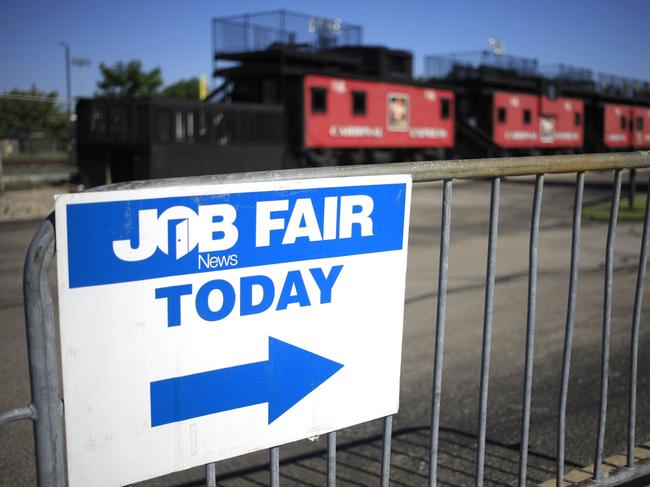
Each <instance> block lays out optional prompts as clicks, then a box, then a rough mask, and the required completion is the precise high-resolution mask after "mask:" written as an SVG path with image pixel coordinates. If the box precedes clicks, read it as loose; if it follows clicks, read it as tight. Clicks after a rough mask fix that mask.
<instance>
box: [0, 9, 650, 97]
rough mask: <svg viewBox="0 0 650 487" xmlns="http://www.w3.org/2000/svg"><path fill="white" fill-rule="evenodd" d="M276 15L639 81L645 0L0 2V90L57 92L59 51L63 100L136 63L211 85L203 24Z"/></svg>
mask: <svg viewBox="0 0 650 487" xmlns="http://www.w3.org/2000/svg"><path fill="white" fill-rule="evenodd" d="M280 8H284V9H287V10H294V11H298V12H304V13H307V14H310V15H317V16H323V17H331V18H341V19H342V20H343V21H344V22H349V23H354V24H360V25H362V26H363V28H364V39H363V40H364V43H366V44H374V45H377V44H378V45H386V46H389V47H393V48H401V49H407V50H410V51H412V52H413V54H414V60H415V71H416V73H415V74H419V73H421V72H422V71H423V59H424V56H425V55H427V54H439V53H450V52H458V51H478V50H482V49H486V48H487V47H488V38H490V37H496V38H498V39H500V40H502V41H503V42H504V43H505V45H506V54H511V55H519V56H525V57H533V58H537V59H539V60H540V62H541V63H543V64H546V63H549V64H550V63H558V62H562V63H565V64H571V65H577V66H581V67H586V68H590V69H592V70H594V71H598V72H605V73H610V74H617V75H622V76H627V77H633V78H639V79H644V80H650V28H648V20H649V19H650V1H648V0H611V1H606V0H590V1H585V0H541V1H534V2H533V1H525V0H519V1H515V0H482V1H478V0H477V1H468V0H456V1H452V0H447V1H428V2H426V1H424V0H420V1H415V0H400V1H391V2H382V1H373V2H370V1H362V0H355V1H350V0H330V1H328V2H322V1H320V2H309V1H305V0H303V1H294V0H284V1H283V2H282V3H277V4H276V3H272V2H268V1H261V0H239V1H231V2H224V1H219V0H212V1H207V0H185V1H180V0H176V1H170V0H158V1H153V0H110V1H105V0H104V1H97V0H83V1H81V0H57V1H54V0H0V60H2V68H1V69H0V93H2V92H5V91H8V90H10V89H12V88H20V89H28V88H29V87H31V86H32V85H35V86H36V87H37V88H39V89H43V90H47V91H50V90H57V91H58V92H59V93H60V94H61V96H63V95H64V93H65V67H64V66H65V65H64V51H63V48H62V47H61V46H60V45H59V42H60V41H65V42H68V43H69V44H70V49H71V56H72V57H73V58H87V59H89V60H90V61H91V65H90V66H89V67H86V68H78V67H73V68H72V80H71V81H72V93H73V96H75V97H76V96H92V95H93V93H94V92H95V90H96V83H97V81H98V79H99V63H101V62H103V63H105V64H114V63H115V62H117V61H120V60H124V61H127V60H131V59H139V60H141V61H142V63H143V65H144V67H145V69H152V68H155V67H160V68H161V70H162V74H163V78H164V81H165V84H170V83H173V82H175V81H178V80H179V79H184V78H190V77H193V76H198V75H201V74H205V75H206V76H208V79H210V70H211V58H212V56H211V40H210V39H211V33H210V24H211V22H210V20H211V19H212V18H213V17H219V16H222V15H234V14H240V13H246V12H257V11H265V10H275V9H280Z"/></svg>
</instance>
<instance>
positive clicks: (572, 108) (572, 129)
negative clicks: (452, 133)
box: [492, 91, 584, 149]
mask: <svg viewBox="0 0 650 487" xmlns="http://www.w3.org/2000/svg"><path fill="white" fill-rule="evenodd" d="M492 110H493V114H492V138H493V141H494V143H495V144H496V145H498V146H499V147H501V148H504V149H570V148H575V149H579V148H581V147H582V145H583V143H584V123H583V120H584V103H583V101H582V100H580V99H577V98H564V97H560V98H555V99H551V98H549V97H548V96H543V95H542V96H540V95H534V94H526V93H513V92H504V91H497V92H495V93H494V95H493V103H492Z"/></svg>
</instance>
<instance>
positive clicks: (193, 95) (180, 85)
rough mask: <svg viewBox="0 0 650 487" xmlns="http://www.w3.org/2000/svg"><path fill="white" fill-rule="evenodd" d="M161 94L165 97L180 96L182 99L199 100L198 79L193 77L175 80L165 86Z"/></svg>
mask: <svg viewBox="0 0 650 487" xmlns="http://www.w3.org/2000/svg"><path fill="white" fill-rule="evenodd" d="M162 96H164V97H166V98H182V99H184V100H200V99H201V98H200V95H199V79H198V78H196V77H194V78H190V79H182V80H180V81H177V82H176V83H174V84H171V85H169V86H167V87H166V88H165V89H164V90H163V92H162Z"/></svg>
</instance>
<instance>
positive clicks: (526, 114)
mask: <svg viewBox="0 0 650 487" xmlns="http://www.w3.org/2000/svg"><path fill="white" fill-rule="evenodd" d="M524 124H526V125H530V110H528V109H526V110H524Z"/></svg>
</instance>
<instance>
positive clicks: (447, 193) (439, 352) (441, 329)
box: [429, 180, 452, 487]
mask: <svg viewBox="0 0 650 487" xmlns="http://www.w3.org/2000/svg"><path fill="white" fill-rule="evenodd" d="M451 195H452V182H451V180H446V181H445V182H444V183H443V186H442V221H441V228H440V262H439V270H438V309H437V313H436V345H435V346H436V348H435V352H434V353H435V355H434V360H433V404H432V405H431V449H430V452H429V486H430V487H434V486H435V485H436V483H437V474H438V437H439V430H440V397H441V396H440V395H441V391H442V364H443V353H444V341H445V316H446V310H447V270H448V268H449V265H448V255H449V233H450V227H451Z"/></svg>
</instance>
